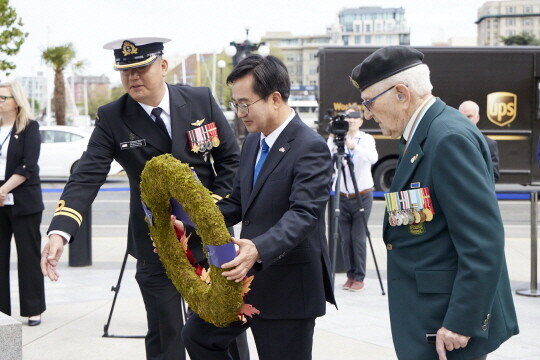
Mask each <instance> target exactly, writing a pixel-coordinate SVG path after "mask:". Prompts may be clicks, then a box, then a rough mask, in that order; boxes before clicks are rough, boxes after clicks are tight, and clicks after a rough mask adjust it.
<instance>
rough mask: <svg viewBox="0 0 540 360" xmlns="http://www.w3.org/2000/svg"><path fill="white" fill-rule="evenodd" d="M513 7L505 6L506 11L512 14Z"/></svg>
mask: <svg viewBox="0 0 540 360" xmlns="http://www.w3.org/2000/svg"><path fill="white" fill-rule="evenodd" d="M514 11H515V10H514V7H513V6H507V7H506V13H507V14H513V13H514Z"/></svg>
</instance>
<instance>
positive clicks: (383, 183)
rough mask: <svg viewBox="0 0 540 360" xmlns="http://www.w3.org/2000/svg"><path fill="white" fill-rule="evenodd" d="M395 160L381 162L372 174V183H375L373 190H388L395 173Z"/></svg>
mask: <svg viewBox="0 0 540 360" xmlns="http://www.w3.org/2000/svg"><path fill="white" fill-rule="evenodd" d="M397 163H398V161H397V159H388V160H385V161H383V162H382V163H380V164H379V166H377V167H376V168H375V171H374V172H373V181H374V182H375V190H377V191H385V192H387V191H388V190H390V185H391V184H392V180H393V179H394V174H395V173H396V167H397Z"/></svg>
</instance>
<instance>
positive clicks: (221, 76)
mask: <svg viewBox="0 0 540 360" xmlns="http://www.w3.org/2000/svg"><path fill="white" fill-rule="evenodd" d="M225 65H227V64H226V63H225V60H219V61H218V62H217V66H218V68H219V82H220V86H219V104H220V105H222V106H223V103H224V101H223V68H224V67H225Z"/></svg>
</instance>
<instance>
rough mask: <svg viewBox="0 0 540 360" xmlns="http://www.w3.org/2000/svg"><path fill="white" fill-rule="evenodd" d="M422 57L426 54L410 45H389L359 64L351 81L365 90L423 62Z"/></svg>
mask: <svg viewBox="0 0 540 360" xmlns="http://www.w3.org/2000/svg"><path fill="white" fill-rule="evenodd" d="M422 59H424V54H422V53H421V52H420V51H418V50H416V49H414V48H412V47H410V46H403V45H397V46H387V47H384V48H381V49H379V50H377V51H375V52H374V53H372V54H371V55H369V56H368V57H367V58H365V59H364V61H362V63H360V64H359V65H357V66H356V67H355V68H354V69H353V71H352V73H351V76H350V78H351V82H352V84H353V85H354V86H356V87H357V88H359V89H360V91H363V90H365V89H366V88H368V87H370V86H371V85H373V84H375V83H378V82H379V81H381V80H384V79H386V78H388V77H390V76H392V75H395V74H397V73H399V72H402V71H403V70H406V69H408V68H411V67H413V66H416V65H420V64H422Z"/></svg>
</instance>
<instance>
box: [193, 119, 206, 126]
mask: <svg viewBox="0 0 540 360" xmlns="http://www.w3.org/2000/svg"><path fill="white" fill-rule="evenodd" d="M204 120H206V118H203V119H201V120H197V121H195V122H192V123H191V125H193V126H201V125H202V123H203V122H204Z"/></svg>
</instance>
